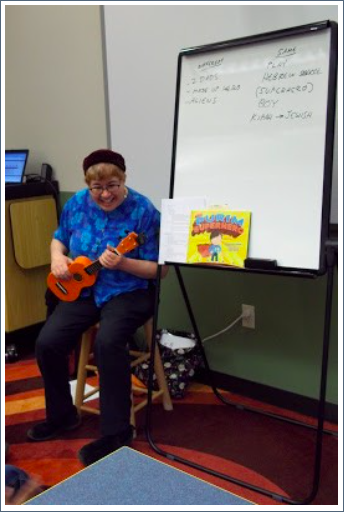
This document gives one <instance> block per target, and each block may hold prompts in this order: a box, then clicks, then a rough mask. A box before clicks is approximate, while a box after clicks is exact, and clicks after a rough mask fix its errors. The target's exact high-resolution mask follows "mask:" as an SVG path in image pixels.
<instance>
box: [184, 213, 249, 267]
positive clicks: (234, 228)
mask: <svg viewBox="0 0 344 512" xmlns="http://www.w3.org/2000/svg"><path fill="white" fill-rule="evenodd" d="M249 225H250V212H232V211H229V210H225V211H218V210H214V211H213V210H206V211H193V212H191V221H190V233H189V244H188V253H187V261H188V263H215V264H223V265H234V266H239V267H242V266H243V265H244V260H245V258H246V256H247V248H248V235H249Z"/></svg>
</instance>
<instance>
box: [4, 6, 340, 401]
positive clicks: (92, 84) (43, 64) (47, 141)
mask: <svg viewBox="0 0 344 512" xmlns="http://www.w3.org/2000/svg"><path fill="white" fill-rule="evenodd" d="M113 8H114V9H117V7H113ZM118 9H119V10H116V11H115V12H116V15H118V24H119V25H121V26H122V30H121V34H122V35H123V37H124V36H125V33H126V32H127V29H128V30H129V28H130V30H131V31H130V32H128V34H129V35H130V34H131V36H132V37H133V36H134V34H135V30H134V29H135V27H136V30H137V31H138V30H139V29H140V27H141V28H142V16H138V15H136V14H135V13H137V12H139V13H144V16H145V17H147V19H149V20H150V23H151V25H152V26H154V25H156V26H159V23H157V18H155V17H154V12H155V11H154V8H153V7H149V9H150V12H151V13H152V14H150V15H149V16H148V15H146V10H145V9H146V8H145V7H142V6H140V10H139V11H136V10H135V8H134V11H133V10H132V9H133V7H130V8H127V7H123V6H119V8H118ZM126 9H128V10H126ZM142 9H143V11H142ZM152 9H153V11H152ZM159 9H163V7H161V6H160V7H159ZM189 9H195V11H194V17H192V19H194V22H195V23H197V19H198V18H197V16H198V7H197V6H196V7H189ZM5 12H6V49H5V56H6V67H5V71H6V121H5V127H6V147H7V148H12V147H13V148H16V147H17V148H18V147H29V148H30V150H31V156H30V160H29V169H28V171H29V172H37V171H39V169H40V165H41V163H42V162H43V161H45V162H49V163H50V164H51V165H52V166H53V168H54V172H55V175H56V178H57V179H58V180H59V183H60V188H61V190H62V199H63V200H65V199H66V198H67V197H69V196H70V194H71V193H73V192H74V191H75V190H77V189H79V188H81V187H82V186H83V176H82V171H81V162H82V159H83V157H84V156H85V155H86V154H87V153H88V152H89V151H91V150H93V149H95V148H97V147H105V146H106V145H107V140H108V131H107V109H106V103H107V97H106V94H105V89H104V85H105V84H104V77H103V60H102V59H103V57H102V33H101V19H100V7H99V6H8V5H7V6H6V7H5ZM218 12H220V11H218ZM183 20H184V21H183ZM203 21H204V20H203ZM285 22H286V25H288V26H289V25H290V23H289V20H288V19H286V20H285ZM180 23H182V24H183V23H185V18H183V15H182V14H181V15H180ZM173 27H174V30H177V29H178V24H176V23H175V24H174V25H173ZM171 30H172V29H171ZM210 35H211V37H212V34H210ZM222 36H223V34H221V37H222ZM209 37H210V36H209ZM146 42H147V43H148V35H147V39H146V38H145V36H144V35H141V36H140V41H139V42H137V41H136V42H135V44H136V46H135V50H136V51H137V57H139V55H140V54H139V53H138V50H139V49H140V50H143V49H144V48H145V44H146ZM201 42H202V41H199V40H192V39H191V40H190V44H198V43H201ZM127 43H128V42H127V41H125V40H124V39H122V40H121V41H118V45H120V49H119V50H117V48H114V49H113V51H115V50H116V51H119V52H120V53H123V51H124V50H123V49H125V48H126V45H127ZM161 45H162V51H163V40H162V41H161ZM146 58H147V59H149V52H148V54H147V55H146ZM128 63H131V64H132V65H134V64H135V63H134V61H131V60H130V59H129V60H128ZM168 73H169V74H170V75H171V80H172V82H173V83H172V84H171V90H173V88H174V84H175V67H173V69H170V70H169V71H168ZM118 77H119V79H121V86H120V87H119V85H120V84H119V83H118V84H117V85H116V84H115V86H114V87H113V88H112V89H111V91H110V92H111V94H117V95H118V99H117V101H118V102H119V103H121V104H122V105H123V109H128V112H129V108H130V109H131V110H130V116H132V117H131V118H130V119H131V121H130V123H129V125H127V128H126V129H125V130H123V131H122V122H123V118H122V116H123V114H121V115H120V112H118V117H117V119H112V123H113V122H114V121H115V125H116V127H117V128H116V130H117V131H113V130H112V138H114V137H115V136H116V133H117V134H118V137H119V140H121V141H122V143H121V144H123V145H125V148H126V147H127V148H128V149H125V155H126V157H127V158H128V159H129V163H133V160H132V159H133V158H134V156H133V155H135V158H136V156H137V155H138V154H139V153H140V151H143V150H144V147H143V148H141V144H142V140H141V139H140V134H138V133H137V132H136V131H135V130H136V127H135V123H136V122H137V123H141V121H142V120H141V117H140V116H141V114H140V111H138V110H137V109H136V108H133V105H132V101H131V100H132V96H131V95H130V96H128V95H127V94H126V75H125V73H124V72H123V69H122V68H121V67H119V69H118ZM153 92H154V91H153ZM155 93H156V95H157V96H158V94H159V90H156V91H155ZM137 94H138V96H139V97H140V88H139V84H138V87H137ZM141 101H145V98H144V97H143V96H142V95H141ZM172 114H173V108H171V109H170V110H169V112H168V113H166V119H165V120H164V121H163V122H164V123H167V124H166V125H164V126H165V127H166V126H167V125H168V124H169V123H170V122H171V115H172ZM112 115H115V116H116V115H117V114H116V112H112ZM128 115H129V114H128ZM162 119H164V115H163V111H162ZM130 126H131V127H132V130H130ZM158 127H159V125H158ZM155 129H156V127H154V130H153V127H152V124H151V123H150V122H149V119H146V121H145V123H144V130H145V131H147V133H148V135H149V140H150V144H151V145H152V148H148V149H149V152H150V154H153V155H154V148H155V149H156V150H157V141H156V139H155V133H156V131H155ZM134 133H135V137H134ZM164 134H165V135H164V137H165V138H164V148H165V150H166V153H168V152H169V151H170V149H171V146H169V144H170V143H172V139H171V137H172V133H168V134H167V133H166V131H165V132H164ZM115 141H116V140H114V142H113V144H114V143H115ZM116 147H118V146H117V144H116ZM148 149H147V151H148ZM152 152H153V153H152ZM168 159H169V155H168V154H166V161H167V160H168ZM142 165H143V166H146V165H147V162H146V161H143V162H142ZM135 172H141V170H140V169H137V171H135ZM135 172H134V173H133V175H132V176H128V182H129V184H130V181H131V180H133V182H134V183H135ZM156 172H159V173H161V176H160V178H159V180H160V181H159V183H160V184H162V183H164V184H165V186H166V195H167V193H168V192H167V184H168V181H169V166H167V168H166V166H163V167H162V166H161V165H159V169H157V170H156ZM144 179H145V180H148V181H149V180H150V181H152V180H153V179H154V175H153V176H152V175H149V173H148V174H147V173H145V174H144ZM184 274H185V282H186V285H187V287H188V290H189V292H190V297H191V299H192V303H193V306H194V310H195V314H196V318H197V321H198V322H199V329H200V331H201V335H202V337H205V336H207V335H209V334H211V333H212V332H214V331H218V330H220V329H222V328H223V327H224V326H225V325H227V324H228V323H230V322H231V321H232V320H233V319H234V318H235V317H236V316H237V315H238V314H239V313H240V311H241V304H242V303H245V304H253V305H255V307H256V329H255V330H254V331H248V330H245V329H243V328H242V327H241V326H240V325H237V326H236V327H234V329H233V330H232V331H231V332H229V333H226V334H225V335H223V336H221V337H220V338H219V339H218V340H214V341H210V342H208V343H207V344H206V350H207V354H208V357H209V361H210V364H211V367H212V368H213V369H214V370H217V371H219V372H223V373H228V374H229V375H234V376H237V377H240V378H244V379H248V380H251V381H254V382H258V383H262V384H267V385H269V386H274V387H277V388H279V389H285V390H289V391H293V392H295V393H299V394H302V395H305V396H310V397H316V396H317V394H318V387H319V371H320V366H319V365H320V359H321V347H322V329H323V309H324V300H325V284H326V283H325V279H324V278H320V279H316V280H309V281H304V280H300V279H294V278H288V279H286V278H283V277H263V276H252V275H250V276H244V275H242V274H239V273H237V272H219V271H211V270H209V271H207V272H206V273H205V272H202V271H200V270H197V269H196V270H195V271H194V270H190V271H187V272H184ZM334 302H335V304H334V314H333V318H332V325H333V329H332V333H331V353H330V365H329V369H330V370H329V382H328V400H329V401H330V402H333V403H336V402H337V389H338V385H337V379H338V372H337V366H338V357H337V353H338V348H337V340H338V336H337V330H338V327H337V291H336V290H335V294H334ZM160 323H161V325H162V326H165V327H169V328H174V329H189V328H190V325H189V322H188V319H187V315H186V311H185V308H184V307H183V303H182V300H181V295H180V290H179V287H178V285H177V282H176V279H175V276H174V272H173V271H171V272H170V274H169V275H168V277H167V279H166V280H165V281H164V283H163V289H162V296H161V308H160Z"/></svg>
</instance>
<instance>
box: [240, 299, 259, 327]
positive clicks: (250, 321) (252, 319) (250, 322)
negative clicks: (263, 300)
mask: <svg viewBox="0 0 344 512" xmlns="http://www.w3.org/2000/svg"><path fill="white" fill-rule="evenodd" d="M241 309H242V314H243V318H242V326H243V327H247V328H248V329H255V328H256V311H255V307H254V306H248V305H247V304H242V305H241Z"/></svg>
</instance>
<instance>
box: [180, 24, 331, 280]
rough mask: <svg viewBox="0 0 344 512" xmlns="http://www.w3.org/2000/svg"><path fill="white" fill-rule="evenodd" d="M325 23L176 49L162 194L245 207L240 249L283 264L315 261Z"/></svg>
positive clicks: (323, 179) (323, 163)
mask: <svg viewBox="0 0 344 512" xmlns="http://www.w3.org/2000/svg"><path fill="white" fill-rule="evenodd" d="M334 29H335V26H334V25H332V24H331V25H328V24H327V23H324V24H318V25H316V24H314V25H312V26H307V27H297V28H294V29H290V30H283V31H278V32H274V33H269V34H265V35H259V36H256V37H252V38H244V39H242V40H235V41H232V42H231V41H229V42H226V43H218V44H215V45H208V46H203V47H198V48H191V49H187V50H184V51H182V52H181V53H180V55H179V67H178V78H177V97H176V112H175V128H174V146H173V157H172V158H173V164H172V178H171V197H183V196H190V195H195V196H200V195H206V196H207V198H208V201H209V202H210V204H227V205H228V207H229V209H231V210H248V211H250V212H251V214H252V217H251V219H252V221H251V234H250V246H249V257H250V258H257V259H263V260H265V259H273V260H276V261H277V265H278V267H280V268H284V269H291V270H310V271H316V272H317V271H320V272H322V271H323V268H322V267H323V265H324V262H323V257H324V254H323V252H324V251H323V242H324V239H325V238H326V236H327V229H328V226H329V215H330V196H331V189H330V186H331V174H332V151H333V124H334V111H335V80H333V73H334V72H335V69H336V56H335V57H333V52H334V53H335V50H336V44H335V41H334V40H333V31H334ZM331 41H332V45H331ZM331 56H332V58H331Z"/></svg>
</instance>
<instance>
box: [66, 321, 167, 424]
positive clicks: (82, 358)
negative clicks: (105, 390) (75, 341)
mask: <svg viewBox="0 0 344 512" xmlns="http://www.w3.org/2000/svg"><path fill="white" fill-rule="evenodd" d="M97 329H98V324H96V325H94V326H92V327H90V328H89V329H88V330H87V331H86V332H85V333H84V334H83V336H82V340H81V347H80V355H79V363H78V375H77V383H76V392H75V406H76V408H77V409H78V412H79V414H80V413H81V411H85V412H89V413H92V414H100V410H99V409H97V408H95V407H90V406H88V405H86V404H85V401H86V400H87V399H88V398H90V397H91V396H93V395H95V394H96V393H98V391H99V385H97V386H95V387H93V388H92V390H91V391H89V392H88V393H85V386H86V377H87V372H88V371H93V372H95V374H98V369H97V366H96V365H94V364H90V358H91V356H92V355H93V354H92V353H91V349H92V346H93V341H94V338H95V335H96V333H97ZM144 332H145V338H146V342H147V345H148V349H150V347H151V343H152V335H153V319H152V318H151V319H150V320H148V321H147V322H146V323H145V325H144ZM129 354H130V356H131V357H133V358H134V359H133V360H132V362H131V367H132V368H134V367H135V366H137V365H138V364H140V363H142V362H143V361H148V360H149V359H150V352H142V351H140V350H129ZM154 371H155V375H156V379H157V383H158V387H159V389H158V390H157V391H153V392H152V400H156V399H157V398H159V397H160V396H161V397H162V404H163V407H164V409H165V410H166V411H172V409H173V405H172V401H171V397H170V393H169V390H168V386H167V383H166V379H165V374H164V367H163V364H162V361H161V357H160V352H159V348H158V346H157V345H156V346H155V357H154ZM133 381H134V382H133ZM135 391H137V392H139V393H140V394H143V395H146V396H147V395H148V389H147V388H142V387H138V386H137V385H135V379H132V385H131V392H132V400H131V401H132V406H131V413H130V423H131V424H132V426H133V427H136V421H135V413H136V412H137V411H139V410H140V409H142V408H143V407H145V406H146V405H147V403H148V398H147V397H146V398H144V399H142V400H140V401H139V403H137V404H134V400H133V393H134V392H135Z"/></svg>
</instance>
